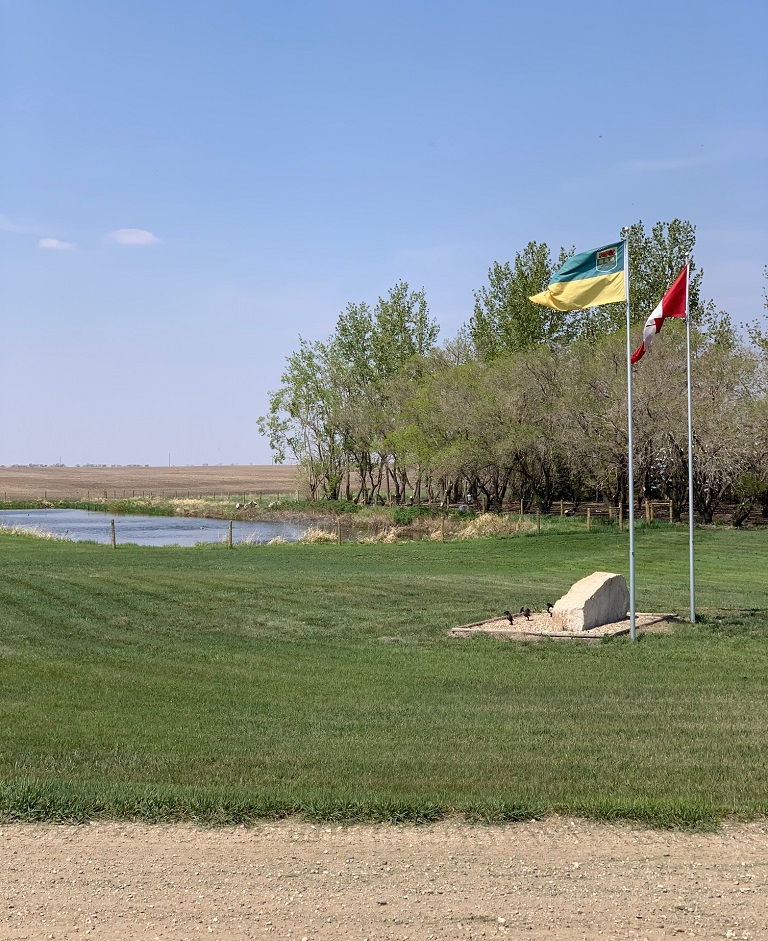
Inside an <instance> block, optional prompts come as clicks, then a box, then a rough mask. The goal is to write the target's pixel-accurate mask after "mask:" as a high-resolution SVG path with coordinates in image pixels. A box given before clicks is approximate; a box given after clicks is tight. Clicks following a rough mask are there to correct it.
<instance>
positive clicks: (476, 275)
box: [0, 0, 768, 465]
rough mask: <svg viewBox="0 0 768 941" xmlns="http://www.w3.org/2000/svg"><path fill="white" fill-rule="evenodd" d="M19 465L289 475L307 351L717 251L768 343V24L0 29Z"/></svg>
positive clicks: (118, 1)
mask: <svg viewBox="0 0 768 941" xmlns="http://www.w3.org/2000/svg"><path fill="white" fill-rule="evenodd" d="M0 17H1V19H0V140H1V141H2V147H1V148H0V310H1V311H2V319H1V321H0V327H1V329H2V335H1V336H0V344H1V345H0V464H13V463H23V464H26V463H55V462H57V461H58V460H59V459H61V460H62V461H63V462H64V463H65V464H69V465H72V464H85V463H105V464H125V463H139V464H160V465H163V464H167V463H168V458H169V455H170V458H171V461H172V463H173V464H202V463H208V464H217V463H243V464H248V463H269V461H270V453H269V448H268V446H267V443H266V442H265V441H264V440H262V439H261V438H260V437H259V435H258V431H257V427H256V418H257V416H258V415H260V414H263V413H264V412H265V411H266V408H267V393H268V391H269V390H271V389H275V388H277V387H278V385H279V382H280V374H281V371H282V368H283V365H284V360H285V357H286V356H287V355H289V354H290V353H291V352H292V351H293V350H294V349H296V348H297V346H298V340H299V336H302V337H305V338H307V339H310V340H314V339H325V338H327V337H328V336H329V335H330V334H331V333H332V331H333V329H334V326H335V322H336V318H337V316H338V314H339V312H340V311H341V310H342V309H343V308H344V307H345V306H346V304H347V303H348V302H349V301H363V300H366V301H368V302H370V303H375V301H376V298H377V297H378V296H379V295H382V294H386V292H387V290H388V289H389V287H391V286H392V285H394V284H395V283H396V282H397V281H398V280H400V279H404V280H406V281H408V282H409V284H410V285H411V287H412V288H422V287H423V288H424V289H425V290H426V294H427V299H428V302H429V306H430V311H431V313H432V315H433V316H434V317H435V318H436V319H437V321H438V322H439V324H440V327H441V339H448V338H450V337H452V336H454V335H455V333H456V331H457V330H458V329H459V327H460V326H461V325H462V324H463V323H464V322H465V321H466V320H468V318H469V317H470V315H471V313H472V303H473V294H472V292H473V290H476V289H478V288H480V287H481V286H482V285H483V284H484V283H485V281H486V278H487V272H488V268H489V267H490V266H491V265H492V263H493V262H494V261H506V260H508V259H511V258H513V257H514V254H515V252H516V251H518V250H520V249H522V248H523V247H524V246H525V244H526V243H527V242H528V240H529V239H536V240H539V241H546V242H547V243H548V244H549V245H550V247H551V248H553V249H554V250H555V251H556V250H557V249H558V248H559V246H560V245H568V246H570V245H575V246H576V247H577V250H587V249H589V248H591V247H593V246H595V245H600V244H603V243H605V242H607V241H611V240H613V239H615V238H616V237H618V233H619V230H620V228H621V226H623V225H625V224H630V223H632V222H635V221H637V220H638V219H642V220H643V222H644V223H645V224H646V226H647V227H650V226H651V225H652V224H653V223H654V222H656V221H659V220H663V221H668V220H671V219H673V218H675V217H679V218H683V219H688V220H690V221H691V222H693V223H694V224H695V225H696V227H697V247H696V251H695V258H696V262H697V264H698V265H699V266H701V267H703V268H704V271H705V275H704V294H705V295H706V296H708V297H711V298H712V299H713V300H714V301H715V303H716V304H717V305H718V306H719V307H720V308H723V309H725V310H727V311H729V312H730V313H731V314H732V316H733V317H734V319H735V320H736V321H737V322H742V323H743V322H748V321H751V320H754V319H756V318H763V320H764V317H763V315H764V310H763V307H762V295H763V290H764V287H765V286H766V284H768V282H766V281H765V280H764V278H763V267H764V265H765V264H766V263H768V221H766V218H767V214H766V210H768V198H767V192H768V172H766V171H767V169H768V120H767V119H768V107H767V106H766V95H767V93H768V57H766V55H765V45H764V39H765V35H766V34H767V33H768V5H766V4H765V3H764V2H763V0H750V2H746V0H733V2H729V3H728V4H723V3H720V2H712V0H700V2H695V3H694V2H687V0H678V2H669V0H666V2H663V3H662V2H658V0H649V2H646V3H644V4H632V5H628V4H607V5H599V4H594V5H585V4H581V5H579V4H573V3H567V4H566V3H562V2H559V0H553V2H549V3H547V4H518V3H511V2H490V0H475V2H472V3H469V2H451V0H442V2H437V0H424V2H419V0H412V2H397V0H394V2H392V0H390V2H388V3H386V4H369V3H364V2H360V0H356V2H352V0H344V2H325V0H313V2H291V0H286V2H283V3H279V4H276V3H262V2H258V0H251V2H247V0H217V2H216V3H213V2H211V0H209V2H205V3H204V2H198V0H185V2H183V3H182V2H179V0H164V2H161V3H158V2H157V0H131V2H127V0H106V2H105V0H67V2H62V0H24V2H20V0H16V2H12V0H0Z"/></svg>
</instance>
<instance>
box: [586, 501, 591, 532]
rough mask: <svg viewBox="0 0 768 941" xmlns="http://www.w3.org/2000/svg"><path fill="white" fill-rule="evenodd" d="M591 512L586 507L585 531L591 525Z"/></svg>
mask: <svg viewBox="0 0 768 941" xmlns="http://www.w3.org/2000/svg"><path fill="white" fill-rule="evenodd" d="M591 513H592V511H591V510H590V508H589V507H587V532H589V530H590V526H591Z"/></svg>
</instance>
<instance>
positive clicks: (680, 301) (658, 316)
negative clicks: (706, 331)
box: [632, 265, 688, 363]
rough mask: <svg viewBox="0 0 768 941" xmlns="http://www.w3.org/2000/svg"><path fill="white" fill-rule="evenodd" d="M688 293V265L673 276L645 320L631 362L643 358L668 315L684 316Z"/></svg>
mask: <svg viewBox="0 0 768 941" xmlns="http://www.w3.org/2000/svg"><path fill="white" fill-rule="evenodd" d="M687 295H688V265H686V266H685V268H683V270H682V271H681V272H680V274H679V275H678V276H677V278H675V281H674V284H673V285H672V287H671V288H670V289H669V290H668V291H667V293H666V294H665V295H664V297H662V299H661V303H660V304H659V306H658V307H657V308H656V310H655V311H654V312H653V313H652V314H651V316H650V317H649V318H648V319H647V320H646V321H645V327H644V328H643V342H642V343H641V344H640V346H638V348H637V349H636V350H635V352H634V353H633V354H632V362H633V363H636V362H638V361H639V360H641V359H642V358H643V355H644V354H645V352H646V350H648V349H649V348H650V345H651V343H653V338H654V337H655V336H656V334H657V333H660V332H661V328H662V327H663V326H664V321H665V320H666V319H667V318H668V317H685V309H686V307H687Z"/></svg>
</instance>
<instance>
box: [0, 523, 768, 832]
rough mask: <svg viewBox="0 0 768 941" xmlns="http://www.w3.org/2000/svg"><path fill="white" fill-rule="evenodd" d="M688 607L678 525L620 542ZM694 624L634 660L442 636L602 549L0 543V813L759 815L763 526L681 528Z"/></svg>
mask: <svg viewBox="0 0 768 941" xmlns="http://www.w3.org/2000/svg"><path fill="white" fill-rule="evenodd" d="M636 554H637V572H638V599H637V601H638V610H669V611H681V612H685V611H686V610H687V588H688V581H687V564H688V560H687V533H685V532H682V531H679V530H662V529H653V528H651V529H648V530H647V531H641V532H639V533H638V538H637V546H636ZM696 554H697V578H698V583H697V584H698V595H697V597H698V607H699V610H700V611H701V612H702V613H703V622H702V623H701V624H699V625H697V626H695V627H691V626H685V625H684V626H681V628H680V629H679V630H678V631H677V632H676V633H675V634H674V635H657V636H650V635H649V636H646V637H644V638H642V639H641V640H640V641H639V642H638V643H637V644H634V645H633V644H630V643H628V642H627V641H626V640H623V639H621V640H613V641H610V642H607V643H603V644H599V645H596V646H583V645H571V644H561V643H541V644H538V645H532V644H513V643H504V642H498V641H494V640H492V639H488V638H479V639H476V640H472V641H461V640H449V639H448V638H447V636H446V632H447V630H448V629H449V628H450V627H451V626H453V625H456V624H460V623H466V622H469V621H473V620H478V619H480V618H482V617H490V616H494V615H497V614H498V613H499V612H500V611H501V610H503V609H504V608H505V607H514V606H515V605H517V607H520V606H521V605H523V604H526V605H529V606H530V607H532V608H542V607H543V606H544V604H545V603H546V602H547V601H550V600H554V598H556V597H558V596H559V595H561V594H562V593H563V592H564V591H565V590H567V588H568V587H569V586H570V584H571V583H572V582H573V581H575V580H576V579H577V578H580V577H582V576H583V575H585V574H589V572H592V571H595V570H609V571H618V572H625V573H626V564H627V559H626V556H627V536H626V533H618V532H609V533H605V532H603V533H591V534H587V533H583V534H571V535H566V536H563V535H547V536H542V537H536V536H530V537H526V536H518V537H514V538H494V539H479V540H474V541H466V542H461V543H445V544H439V543H438V544H435V543H410V544H400V545H354V544H350V545H344V546H329V545H317V546H312V545H299V546H272V547H242V548H238V549H235V550H227V549H225V548H223V547H210V548H197V549H176V548H167V549H151V548H138V547H131V546H122V547H120V548H119V549H118V551H114V550H111V549H109V548H107V547H102V546H95V545H93V544H82V543H81V544H74V545H73V544H70V543H65V542H55V541H49V540H40V539H35V538H32V537H26V536H11V535H6V534H2V535H0V575H2V578H0V619H2V620H1V623H2V634H1V635H0V820H4V821H9V820H87V819H96V818H141V819H145V820H196V821H200V822H207V823H234V822H247V821H249V820H254V819H256V818H258V817H265V816H267V817H269V816H272V817H278V816H285V815H287V814H293V813H299V814H304V815H306V816H308V817H310V818H322V819H326V820H328V819H332V820H362V819H366V820H411V821H426V820H434V819H438V818H440V817H443V816H446V815H448V814H451V813H457V812H458V813H463V814H465V815H467V816H468V817H469V818H470V819H482V820H488V821H503V820H516V819H526V818H528V817H531V816H539V815H542V814H546V813H553V812H558V813H563V814H570V815H577V816H587V817H593V818H596V819H620V818H629V819H634V820H640V821H644V822H646V823H649V824H652V825H658V826H704V825H712V824H713V823H714V822H715V821H716V820H717V819H719V818H722V817H723V816H727V815H735V816H738V817H743V818H749V817H754V816H759V815H764V814H766V812H768V781H767V780H766V776H765V774H764V760H763V758H764V753H765V728H766V727H768V696H766V681H765V678H766V666H768V655H767V654H766V649H765V638H766V634H768V624H767V622H768V583H767V582H768V580H766V578H765V574H764V573H765V572H766V571H768V533H765V532H762V531H760V532H739V531H733V530H719V529H712V530H701V531H700V532H699V533H698V534H697V553H696Z"/></svg>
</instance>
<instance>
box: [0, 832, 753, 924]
mask: <svg viewBox="0 0 768 941" xmlns="http://www.w3.org/2000/svg"><path fill="white" fill-rule="evenodd" d="M767 882H768V822H765V821H763V822H758V823H750V824H726V825H725V826H724V827H723V829H722V831H720V832H718V833H716V834H690V833H667V832H661V833H660V832H654V831H649V830H643V829H638V828H633V827H630V826H614V825H602V824H594V823H589V822H585V821H581V820H567V819H558V818H554V819H547V820H543V821H531V822H528V823H523V824H518V825H510V826H506V827H484V826H468V825H466V824H464V823H460V822H447V823H441V824H436V825H432V826H428V827H405V826H404V827H395V826H347V827H343V828H337V827H335V826H323V825H318V826H313V825H311V824H308V823H306V822H304V821H292V820H289V821H282V822H279V823H272V822H270V823H260V824H258V825H257V826H255V827H251V828H242V827H241V828H230V829H220V830H206V829H200V828H196V827H192V826H168V825H155V826H146V825H139V824H133V823H98V824H91V825H87V826H58V825H50V826H49V825H26V824H24V825H21V824H13V825H6V826H3V827H1V828H0V885H2V893H1V894H0V938H2V939H4V941H5V939H8V941H17V939H35V941H37V939H41V938H54V939H58V941H62V939H75V938H78V939H83V938H102V939H108V941H128V939H131V941H133V939H144V938H147V939H158V938H159V939H172V941H185V939H198V938H210V939H220V941H230V939H231V941H240V939H260V938H281V939H291V941H330V939H334V941H336V939H342V941H346V939H357V941H364V939H366V938H367V939H369V941H395V939H397V941H400V939H402V941H406V939H408V941H420V939H441V941H453V939H462V941H464V939H480V938H506V939H518V938H525V939H544V938H547V939H552V938H556V939H566V941H574V939H578V941H582V939H585V941H596V939H598V941H601V939H605V941H609V939H610V941H621V939H629V938H631V939H649V941H660V939H668V938H677V939H693V938H696V939H707V941H708V939H713V938H734V939H750V941H752V939H754V941H759V939H764V938H768V890H767V889H766V883H767Z"/></svg>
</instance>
